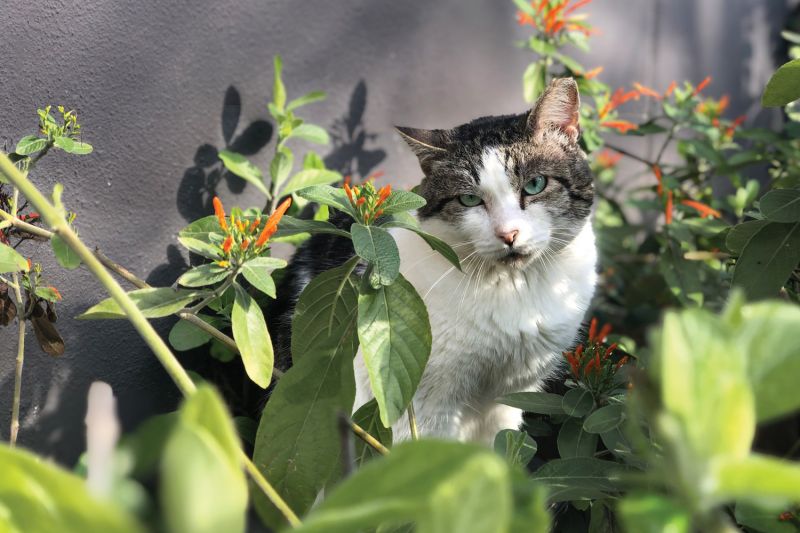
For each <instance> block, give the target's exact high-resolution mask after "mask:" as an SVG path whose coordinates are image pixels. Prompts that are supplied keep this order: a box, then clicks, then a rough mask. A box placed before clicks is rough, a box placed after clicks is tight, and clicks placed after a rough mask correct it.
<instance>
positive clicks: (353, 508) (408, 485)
mask: <svg viewBox="0 0 800 533" xmlns="http://www.w3.org/2000/svg"><path fill="white" fill-rule="evenodd" d="M511 509H512V497H511V487H510V475H509V469H508V466H507V465H506V464H505V462H504V461H503V460H502V459H501V458H500V457H497V456H496V455H495V454H494V453H492V452H490V451H489V450H486V449H484V448H480V447H476V446H471V445H466V444H458V443H453V442H437V441H419V442H411V443H405V444H403V445H400V446H397V447H396V448H395V449H394V450H393V451H392V454H391V455H390V456H388V457H387V458H385V459H381V460H376V461H371V462H370V463H369V464H367V465H366V466H365V467H363V468H362V469H360V470H359V471H358V472H356V473H355V474H354V475H353V476H352V477H350V478H349V479H347V480H346V481H345V482H343V483H342V484H341V485H339V486H338V487H337V488H336V489H334V491H333V492H332V493H331V494H330V496H328V497H327V498H326V499H325V500H324V501H323V502H322V503H321V504H320V505H319V506H318V507H317V508H315V509H314V510H313V511H312V512H311V514H309V516H308V517H307V518H306V519H305V521H304V522H303V525H302V526H300V527H299V528H298V529H296V531H297V532H298V533H312V532H313V533H317V532H318V533H352V532H353V531H362V530H366V529H369V528H373V527H375V526H378V525H380V524H387V525H390V524H391V525H397V524H402V523H406V522H412V521H413V522H415V524H416V529H415V531H416V532H417V533H439V532H445V531H446V532H451V531H452V532H455V531H457V532H459V533H497V532H501V531H507V530H508V528H509V525H510V522H511Z"/></svg>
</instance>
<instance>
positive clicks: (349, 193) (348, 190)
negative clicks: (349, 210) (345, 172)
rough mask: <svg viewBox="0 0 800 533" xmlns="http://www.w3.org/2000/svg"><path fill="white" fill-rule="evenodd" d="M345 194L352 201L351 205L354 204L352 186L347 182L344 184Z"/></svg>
mask: <svg viewBox="0 0 800 533" xmlns="http://www.w3.org/2000/svg"><path fill="white" fill-rule="evenodd" d="M348 177H349V176H348ZM344 192H345V194H347V197H348V198H349V199H350V203H353V189H352V188H350V184H349V183H348V182H347V181H346V180H345V182H344Z"/></svg>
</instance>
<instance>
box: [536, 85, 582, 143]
mask: <svg viewBox="0 0 800 533" xmlns="http://www.w3.org/2000/svg"><path fill="white" fill-rule="evenodd" d="M580 106H581V98H580V95H579V93H578V84H577V83H575V80H574V79H572V78H559V79H555V80H553V81H552V83H550V86H549V87H548V88H547V89H546V90H545V92H544V94H542V96H541V97H540V98H539V101H538V102H536V105H535V106H534V108H533V110H531V112H530V114H529V115H528V132H529V134H530V135H531V136H541V135H543V134H544V133H545V132H546V131H548V130H555V131H559V132H561V133H563V134H565V135H566V136H567V138H568V139H569V140H570V141H571V142H573V143H574V142H577V141H578V137H579V136H580V124H579V122H578V119H579V110H580Z"/></svg>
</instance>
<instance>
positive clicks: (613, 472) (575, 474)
mask: <svg viewBox="0 0 800 533" xmlns="http://www.w3.org/2000/svg"><path fill="white" fill-rule="evenodd" d="M624 471H625V467H623V466H622V465H620V464H618V463H615V462H613V461H603V460H601V459H594V458H591V457H573V458H570V459H555V460H553V461H550V462H548V463H545V465H544V466H542V467H541V468H540V469H539V470H537V471H536V472H534V474H533V478H534V479H536V480H537V481H539V482H541V483H542V484H544V485H545V486H547V487H548V488H549V489H550V494H549V497H548V500H549V501H551V502H563V501H570V500H588V499H596V498H603V497H606V496H607V495H609V494H614V493H616V492H618V491H619V489H620V476H621V474H622V473H623V472H624Z"/></svg>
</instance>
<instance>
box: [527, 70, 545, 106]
mask: <svg viewBox="0 0 800 533" xmlns="http://www.w3.org/2000/svg"><path fill="white" fill-rule="evenodd" d="M546 87H547V69H545V67H544V64H543V63H541V62H540V61H537V62H536V63H531V64H530V65H528V68H526V69H525V73H524V74H523V75H522V94H523V95H524V97H525V101H526V102H528V103H529V104H532V103H533V102H535V101H536V99H537V98H539V96H541V94H542V93H543V92H544V90H545V88H546Z"/></svg>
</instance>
